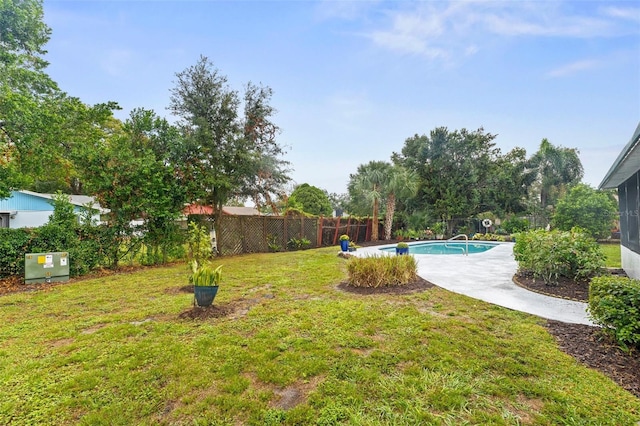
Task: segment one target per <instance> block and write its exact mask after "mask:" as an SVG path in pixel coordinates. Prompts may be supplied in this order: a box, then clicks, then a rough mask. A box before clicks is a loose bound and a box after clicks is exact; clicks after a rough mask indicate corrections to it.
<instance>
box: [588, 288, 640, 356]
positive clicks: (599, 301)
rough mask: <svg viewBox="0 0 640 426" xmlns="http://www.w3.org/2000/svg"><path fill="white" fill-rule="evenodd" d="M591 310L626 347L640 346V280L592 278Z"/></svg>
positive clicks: (595, 317)
mask: <svg viewBox="0 0 640 426" xmlns="http://www.w3.org/2000/svg"><path fill="white" fill-rule="evenodd" d="M589 314H590V316H591V318H592V319H593V321H594V322H595V323H596V324H599V325H601V326H602V327H604V329H605V330H607V331H609V332H610V333H611V334H612V335H613V337H614V338H615V340H616V341H617V342H618V344H620V345H621V346H623V347H624V348H627V347H628V346H630V345H632V346H636V347H640V280H632V279H630V278H627V277H618V276H601V277H595V278H593V279H592V280H591V285H590V287H589Z"/></svg>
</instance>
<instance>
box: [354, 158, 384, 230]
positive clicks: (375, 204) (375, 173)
mask: <svg viewBox="0 0 640 426" xmlns="http://www.w3.org/2000/svg"><path fill="white" fill-rule="evenodd" d="M390 169H391V164H389V163H387V162H385V161H370V162H369V163H367V164H361V165H360V166H358V170H357V173H356V174H355V175H351V177H350V179H349V184H348V190H349V194H350V196H351V198H352V200H354V202H353V203H352V204H351V205H352V207H353V208H352V210H353V211H357V210H358V207H357V205H358V204H357V203H362V200H364V201H365V202H366V205H367V206H368V208H369V209H371V210H369V211H371V212H372V221H373V226H372V229H371V240H372V241H378V226H379V215H380V204H381V203H382V202H383V199H384V198H383V197H384V195H385V194H384V184H385V182H386V178H387V175H388V173H389V170H390ZM359 200H360V201H359Z"/></svg>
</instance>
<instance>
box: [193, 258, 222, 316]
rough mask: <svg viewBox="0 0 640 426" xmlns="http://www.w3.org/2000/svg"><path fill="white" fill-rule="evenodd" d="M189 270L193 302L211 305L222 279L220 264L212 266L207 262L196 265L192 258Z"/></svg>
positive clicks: (199, 304)
mask: <svg viewBox="0 0 640 426" xmlns="http://www.w3.org/2000/svg"><path fill="white" fill-rule="evenodd" d="M191 270H192V274H191V277H190V280H191V282H192V283H193V295H194V297H195V303H196V304H197V305H198V306H211V304H212V303H213V299H214V298H215V297H216V294H218V287H219V285H220V281H222V265H219V266H218V267H217V268H214V267H213V266H211V265H209V264H204V265H198V262H197V261H195V260H194V261H193V262H191Z"/></svg>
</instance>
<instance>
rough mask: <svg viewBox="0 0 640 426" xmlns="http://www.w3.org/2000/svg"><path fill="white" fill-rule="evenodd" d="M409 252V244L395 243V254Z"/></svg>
mask: <svg viewBox="0 0 640 426" xmlns="http://www.w3.org/2000/svg"><path fill="white" fill-rule="evenodd" d="M408 253H409V244H407V243H403V242H399V243H398V245H396V254H408Z"/></svg>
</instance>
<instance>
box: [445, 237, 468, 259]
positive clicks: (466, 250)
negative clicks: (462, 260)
mask: <svg viewBox="0 0 640 426" xmlns="http://www.w3.org/2000/svg"><path fill="white" fill-rule="evenodd" d="M458 237H464V239H465V248H464V255H465V256H468V255H469V236H467V234H458V235H456V236H455V237H451V238H449V239H448V240H447V241H453V240H455V239H456V238H458ZM445 245H446V242H445Z"/></svg>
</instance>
